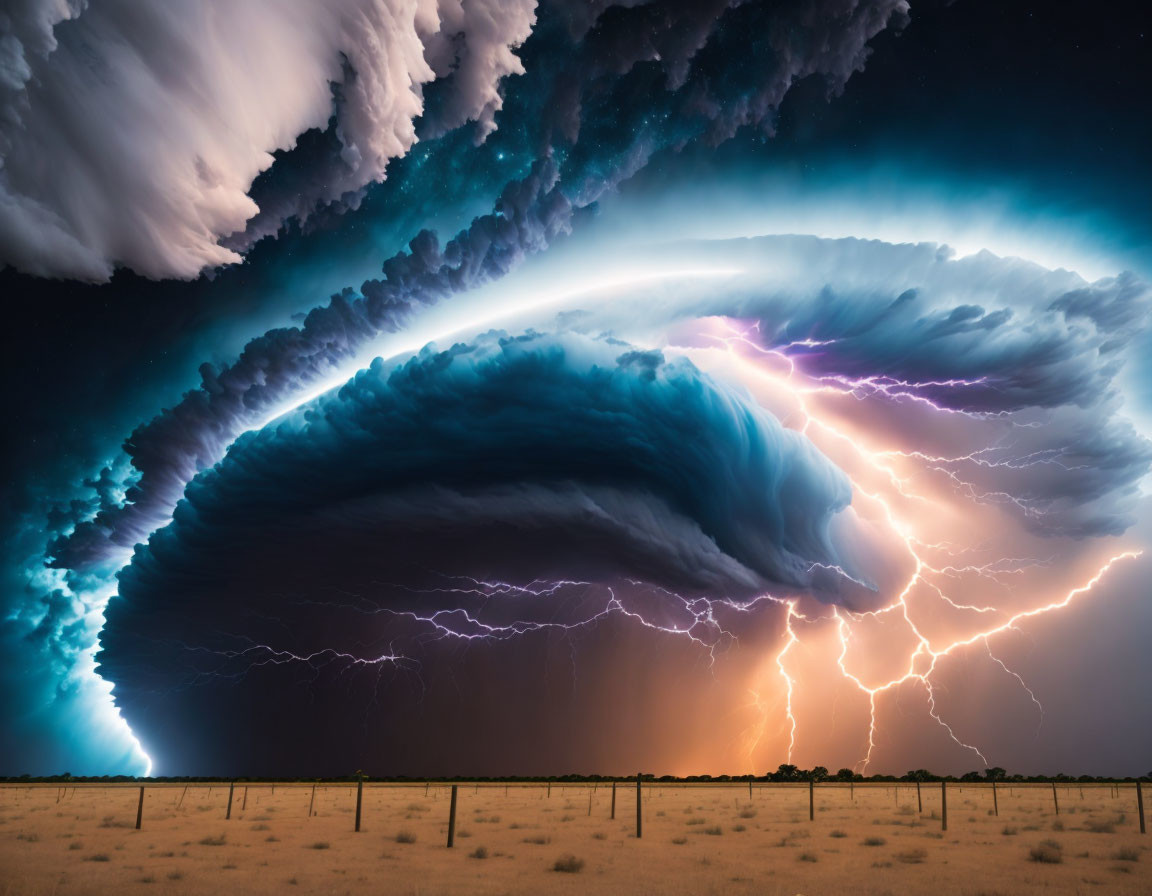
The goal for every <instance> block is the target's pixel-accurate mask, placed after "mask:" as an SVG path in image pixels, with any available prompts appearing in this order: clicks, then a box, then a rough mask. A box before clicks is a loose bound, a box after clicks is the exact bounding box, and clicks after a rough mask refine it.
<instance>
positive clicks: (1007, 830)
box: [1000, 824, 1016, 837]
mask: <svg viewBox="0 0 1152 896" xmlns="http://www.w3.org/2000/svg"><path fill="white" fill-rule="evenodd" d="M1000 833H1001V834H1003V835H1004V836H1005V837H1015V836H1016V828H1015V827H1013V826H1012V825H1010V824H1006V825H1004V830H1002V831H1001V832H1000Z"/></svg>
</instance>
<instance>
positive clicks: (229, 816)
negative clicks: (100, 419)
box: [224, 781, 236, 821]
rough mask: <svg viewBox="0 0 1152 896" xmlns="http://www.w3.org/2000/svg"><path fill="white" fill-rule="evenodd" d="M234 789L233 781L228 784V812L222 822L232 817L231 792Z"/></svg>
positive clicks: (234, 783)
mask: <svg viewBox="0 0 1152 896" xmlns="http://www.w3.org/2000/svg"><path fill="white" fill-rule="evenodd" d="M235 787H236V782H235V781H229V782H228V811H227V812H226V813H225V815H224V820H225V821H228V820H229V819H230V818H231V817H232V791H233V790H234V789H235Z"/></svg>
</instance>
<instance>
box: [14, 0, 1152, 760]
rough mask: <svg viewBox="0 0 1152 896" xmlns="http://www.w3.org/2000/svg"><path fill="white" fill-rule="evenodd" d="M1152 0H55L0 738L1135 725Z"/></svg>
mask: <svg viewBox="0 0 1152 896" xmlns="http://www.w3.org/2000/svg"><path fill="white" fill-rule="evenodd" d="M1149 24H1150V23H1149V21H1148V19H1147V16H1146V14H1140V13H1120V12H1116V11H1113V12H1112V13H1110V14H1109V15H1108V16H1103V15H1099V14H1095V13H1094V11H1092V10H1086V9H1085V8H1084V7H1083V6H1081V5H1075V4H1040V5H1037V4H1024V3H1016V2H1011V3H1005V4H996V5H988V4H978V3H975V2H969V0H956V2H954V3H943V2H934V0H923V2H921V0H912V2H911V3H905V2H903V0H790V2H779V3H761V2H727V0H711V2H699V0H692V2H670V0H649V2H642V0H641V2H637V0H630V2H613V0H597V2H594V3H586V2H572V0H542V2H540V3H535V2H532V0H518V2H496V0H476V2H463V3H462V2H459V0H422V2H420V3H417V4H400V3H395V2H392V0H329V2H324V3H319V2H318V3H315V4H306V5H301V6H299V7H297V10H296V14H295V16H294V17H293V16H282V15H279V14H277V13H276V11H275V9H273V7H272V5H271V4H266V3H263V2H257V3H252V4H248V5H247V6H246V7H245V8H244V9H243V10H240V11H237V10H236V9H235V8H234V7H233V6H232V5H230V4H223V3H218V2H214V0H198V2H197V3H192V4H187V5H186V7H182V8H181V9H179V10H175V11H173V10H162V11H150V12H144V11H142V10H141V9H140V5H139V4H136V3H132V2H109V3H105V4H102V5H98V6H92V7H89V8H85V9H83V10H81V9H76V8H72V7H71V6H68V5H65V6H60V5H59V4H47V3H41V2H37V0H30V2H28V3H24V4H21V5H20V6H19V7H18V8H17V9H16V10H15V11H14V12H12V13H9V14H8V16H7V20H6V21H2V22H0V25H2V26H3V28H4V29H5V33H6V35H7V36H8V38H10V39H6V40H5V41H4V42H3V44H2V46H3V51H2V55H0V159H2V160H3V166H2V167H0V264H2V265H4V267H3V270H0V293H2V294H3V296H4V297H5V308H6V312H7V314H8V316H9V320H8V325H7V326H6V327H4V328H3V329H2V335H0V339H2V340H3V348H2V350H3V353H4V357H5V359H6V367H5V370H6V373H7V382H8V388H7V389H6V392H5V397H6V409H7V417H8V423H7V425H6V427H5V430H6V438H5V439H4V440H3V444H2V448H3V451H4V457H3V469H4V471H5V474H6V475H5V478H4V487H3V518H2V520H0V523H2V524H3V545H4V549H3V553H2V555H0V578H2V582H3V587H2V588H0V601H2V602H3V611H4V612H3V618H2V619H0V648H2V653H0V655H2V656H3V657H4V660H3V662H2V663H0V707H2V708H0V721H2V722H3V724H2V725H0V759H2V760H3V761H2V762H0V773H5V774H20V773H23V772H29V773H34V774H36V773H54V772H58V771H62V770H65V769H67V770H70V771H72V772H74V773H88V774H105V773H108V774H112V773H128V774H144V773H149V772H154V773H156V774H225V775H234V774H267V775H280V774H283V775H318V774H344V773H347V772H349V771H350V770H353V769H356V768H363V769H365V770H367V771H369V772H370V773H373V774H380V775H383V774H410V775H422V774H427V775H441V774H448V775H452V774H461V775H503V774H563V773H566V772H589V773H623V772H625V771H634V770H635V769H636V768H644V769H646V770H650V771H652V772H654V773H658V774H698V773H712V774H717V773H746V772H757V773H763V772H764V771H766V770H770V769H774V768H775V767H776V766H777V765H779V764H780V763H782V762H786V761H787V762H793V763H796V764H799V765H802V766H812V765H817V764H819V765H824V766H827V767H830V768H834V769H835V768H840V767H850V768H855V769H856V770H857V771H863V772H866V773H875V772H881V773H890V772H891V773H902V772H903V771H905V770H907V769H909V768H921V767H923V768H930V769H934V770H937V771H940V772H963V771H968V770H971V769H982V768H984V767H985V766H989V765H995V766H1002V767H1006V768H1008V769H1010V770H1011V771H1020V772H1035V773H1047V774H1050V773H1055V772H1066V773H1070V774H1080V773H1089V774H1121V775H1131V774H1140V773H1145V772H1147V771H1148V769H1147V767H1146V766H1147V757H1148V756H1149V755H1150V753H1152V715H1150V713H1149V710H1148V708H1147V706H1146V703H1147V701H1143V700H1141V699H1140V697H1139V694H1140V689H1141V683H1142V682H1146V681H1148V680H1149V679H1150V678H1152V659H1150V656H1152V654H1149V652H1148V651H1147V640H1148V636H1149V633H1150V632H1152V607H1150V606H1149V603H1148V600H1147V589H1146V585H1145V583H1146V581H1147V577H1148V574H1149V572H1150V571H1152V567H1150V565H1149V564H1150V563H1152V555H1145V553H1144V552H1145V550H1146V548H1147V547H1148V544H1149V540H1150V537H1152V505H1150V503H1149V499H1148V496H1147V491H1148V473H1149V469H1150V465H1152V441H1150V440H1149V433H1150V431H1152V430H1150V426H1152V417H1150V414H1149V411H1150V409H1152V387H1150V386H1149V385H1148V384H1149V382H1152V360H1149V359H1150V358H1152V352H1150V349H1152V342H1150V338H1149V335H1148V332H1147V327H1148V322H1149V309H1150V308H1152V288H1150V287H1149V285H1148V284H1149V282H1152V220H1150V219H1149V217H1148V215H1147V212H1146V210H1147V208H1148V207H1149V202H1150V200H1152V171H1150V170H1149V166H1148V163H1147V159H1146V158H1145V156H1146V151H1145V148H1146V147H1147V146H1148V145H1149V142H1150V138H1152V133H1150V131H1152V124H1150V122H1152V116H1150V115H1148V114H1146V113H1147V104H1148V101H1147V94H1148V88H1149V86H1152V62H1150V61H1149V60H1150V59H1152V54H1149V52H1148V38H1147V30H1148V26H1149Z"/></svg>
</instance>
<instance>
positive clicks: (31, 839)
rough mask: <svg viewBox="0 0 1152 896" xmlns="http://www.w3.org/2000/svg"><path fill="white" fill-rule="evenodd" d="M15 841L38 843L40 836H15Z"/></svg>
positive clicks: (30, 834) (31, 834) (29, 834)
mask: <svg viewBox="0 0 1152 896" xmlns="http://www.w3.org/2000/svg"><path fill="white" fill-rule="evenodd" d="M16 839H17V840H24V841H26V842H28V843H38V842H39V841H40V835H39V834H33V833H28V834H17V835H16Z"/></svg>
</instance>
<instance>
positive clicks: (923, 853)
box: [896, 847, 928, 865]
mask: <svg viewBox="0 0 1152 896" xmlns="http://www.w3.org/2000/svg"><path fill="white" fill-rule="evenodd" d="M896 858H898V859H899V860H900V861H901V862H904V863H905V864H908V865H919V864H920V863H921V862H923V861H924V860H925V859H926V858H928V850H926V849H920V848H919V847H917V848H916V849H910V850H908V851H907V852H898V853H896Z"/></svg>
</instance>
